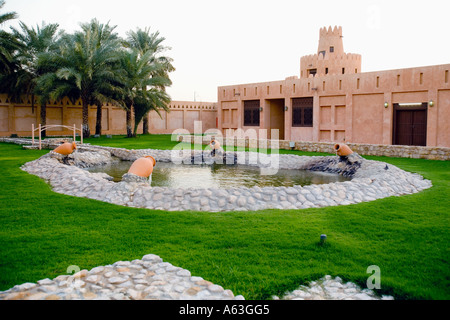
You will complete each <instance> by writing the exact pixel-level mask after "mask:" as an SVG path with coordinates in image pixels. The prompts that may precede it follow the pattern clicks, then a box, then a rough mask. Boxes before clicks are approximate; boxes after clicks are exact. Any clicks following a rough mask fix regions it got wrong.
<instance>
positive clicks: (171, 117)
mask: <svg viewBox="0 0 450 320" xmlns="http://www.w3.org/2000/svg"><path fill="white" fill-rule="evenodd" d="M169 108H170V112H169V113H166V112H165V111H161V117H160V116H159V115H158V114H157V113H156V111H151V112H150V114H149V131H150V133H156V134H158V133H168V134H170V133H172V132H173V131H174V130H175V129H180V128H185V129H187V130H189V131H191V132H193V130H194V121H198V120H200V121H202V122H203V129H204V130H207V129H210V128H215V127H216V117H217V109H216V104H215V103H210V102H191V101H172V102H171V103H170V104H169ZM96 117H97V107H95V106H91V107H90V108H89V126H90V129H91V133H92V134H94V133H95V124H96ZM39 121H40V107H39V106H38V104H37V102H36V104H35V108H34V110H32V108H31V101H29V100H27V99H26V97H23V98H22V101H21V103H11V102H10V101H9V100H8V98H7V95H5V94H0V136H10V135H11V134H17V135H19V136H31V128H32V125H34V126H35V128H37V126H38V125H39ZM74 124H75V125H76V127H77V128H79V127H80V126H81V125H82V108H81V103H80V101H77V102H76V103H75V104H72V103H70V101H68V99H66V98H65V99H62V100H61V101H55V102H53V103H51V104H49V105H48V106H47V125H66V126H73V125H74ZM142 126H143V125H142V122H141V124H140V125H139V126H138V132H142ZM47 134H48V135H71V134H72V132H70V131H68V130H66V129H63V128H52V129H49V130H48V131H47ZM102 134H126V113H125V111H124V110H123V109H120V108H118V107H114V106H112V105H104V106H103V108H102ZM36 135H37V133H36Z"/></svg>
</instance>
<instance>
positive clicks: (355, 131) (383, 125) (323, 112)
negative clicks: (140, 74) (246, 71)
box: [218, 64, 450, 147]
mask: <svg viewBox="0 0 450 320" xmlns="http://www.w3.org/2000/svg"><path fill="white" fill-rule="evenodd" d="M449 70H450V64H445V65H437V66H426V67H418V68H408V69H398V70H387V71H379V72H369V73H356V74H340V75H339V74H335V75H322V76H320V75H317V76H315V77H310V78H300V79H299V78H297V77H289V78H286V79H285V80H284V81H274V82H262V83H251V84H241V85H233V86H223V87H219V88H218V118H219V129H221V130H226V129H238V128H242V129H244V130H246V129H249V128H253V129H268V130H270V129H271V128H272V127H271V124H270V121H269V120H268V119H270V108H267V107H266V108H264V106H267V105H268V103H269V104H270V101H271V100H272V99H284V104H285V106H286V107H287V111H285V113H284V120H285V126H284V139H285V140H295V141H315V142H321V141H322V142H349V143H352V142H353V143H368V144H392V143H393V140H392V139H393V136H392V135H393V125H394V123H393V112H394V111H393V105H394V104H397V103H416V102H417V103H423V102H430V101H433V106H428V110H427V146H440V147H450V126H449V123H448V122H449V121H448V120H449V119H450V80H449V76H448V73H449ZM297 97H314V109H313V110H314V113H313V115H314V117H313V119H314V122H313V127H302V128H298V127H292V98H297ZM255 99H256V100H260V105H261V106H263V109H262V111H261V115H260V119H261V120H260V126H259V127H245V126H243V119H242V115H243V103H244V101H245V100H255ZM385 103H387V105H388V107H387V108H385Z"/></svg>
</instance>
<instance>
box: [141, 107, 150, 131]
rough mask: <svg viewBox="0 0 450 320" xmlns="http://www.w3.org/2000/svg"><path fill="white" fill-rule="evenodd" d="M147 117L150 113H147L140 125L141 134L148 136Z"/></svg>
mask: <svg viewBox="0 0 450 320" xmlns="http://www.w3.org/2000/svg"><path fill="white" fill-rule="evenodd" d="M149 115H150V112H147V114H146V115H145V116H144V120H143V123H142V134H149V132H148V124H149Z"/></svg>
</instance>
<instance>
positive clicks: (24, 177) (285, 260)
mask: <svg viewBox="0 0 450 320" xmlns="http://www.w3.org/2000/svg"><path fill="white" fill-rule="evenodd" d="M89 140H90V141H89V142H90V143H92V144H94V141H95V144H103V145H111V146H117V147H127V148H130V149H132V148H135V149H138V148H161V149H162V148H165V149H170V148H171V147H172V146H174V145H176V144H177V142H173V143H172V142H170V138H168V136H146V137H145V138H143V137H141V138H137V139H125V138H120V137H114V138H113V139H112V140H111V139H106V138H105V139H104V138H99V139H89ZM106 140H107V141H106ZM150 140H151V142H149V141H150ZM124 141H125V142H124ZM143 145H145V146H143ZM46 152H48V150H42V151H38V150H23V149H22V148H21V147H20V146H17V145H12V144H4V143H0V166H1V168H2V175H1V176H0V182H1V185H2V186H3V187H2V192H1V193H0V204H1V206H0V224H1V228H0V247H1V251H0V290H6V289H8V288H10V287H12V286H14V285H16V284H20V283H24V282H36V281H37V280H40V279H43V278H51V279H52V278H55V277H56V276H58V275H60V274H66V269H67V267H69V266H71V265H78V266H79V267H80V268H81V269H88V270H89V269H91V268H93V267H95V266H99V265H106V264H111V263H114V262H116V261H119V260H133V259H140V258H142V256H143V255H145V254H149V253H153V254H157V255H159V256H161V257H162V258H163V259H164V261H167V262H170V263H172V264H173V265H176V266H180V267H182V268H186V269H188V270H190V271H191V272H192V274H193V275H196V276H201V277H203V278H205V279H207V280H209V281H212V282H213V283H217V284H220V285H222V286H223V287H224V288H227V289H231V290H232V291H233V292H234V293H235V294H242V295H244V297H246V298H247V299H270V297H271V296H272V295H282V294H283V292H284V291H286V290H293V289H295V288H296V287H298V286H299V285H300V284H305V283H306V282H307V281H310V280H316V279H318V278H320V277H322V276H324V275H325V274H330V275H332V276H340V277H342V278H343V279H344V280H348V281H353V282H357V283H358V284H360V285H361V286H363V287H365V286H366V280H367V278H368V276H370V274H367V273H366V270H367V267H368V266H370V265H378V266H379V267H380V269H381V288H382V289H381V290H378V292H379V293H380V294H393V295H394V296H395V297H396V298H397V299H449V298H450V290H449V287H450V286H449V247H448V243H449V240H450V239H449V238H450V237H449V236H448V230H449V226H450V223H449V222H450V221H449V213H448V211H449V210H448V209H449V208H450V200H449V198H450V197H449V196H450V162H449V161H445V162H444V161H428V160H415V159H397V158H384V157H383V158H380V157H370V158H371V159H375V160H381V161H386V162H389V163H392V164H394V165H396V166H399V167H400V168H402V169H405V170H408V171H413V172H418V173H420V174H422V175H424V176H425V178H427V179H431V180H432V181H433V188H431V189H428V190H425V191H423V192H421V193H419V194H415V195H408V196H402V197H392V198H387V199H381V200H377V201H374V202H370V203H361V204H358V205H351V206H340V207H329V208H321V209H306V210H264V211H257V212H227V213H205V212H165V211H156V210H147V209H137V208H127V207H121V206H116V205H111V204H107V203H102V202H99V201H95V200H88V199H81V198H76V197H70V196H65V195H60V194H57V193H54V192H52V191H51V189H50V187H49V186H48V185H47V184H46V183H45V182H44V181H42V180H40V179H39V178H37V177H35V176H32V175H29V174H27V173H25V172H23V171H21V170H20V166H21V165H22V164H23V163H25V162H28V161H31V160H33V159H36V158H38V157H40V156H41V155H43V154H45V153H46ZM288 152H289V153H294V154H300V152H293V151H288ZM314 155H315V154H314ZM322 233H325V234H327V236H328V240H327V243H326V245H324V246H320V245H318V242H319V237H320V234H322Z"/></svg>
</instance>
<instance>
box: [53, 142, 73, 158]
mask: <svg viewBox="0 0 450 320" xmlns="http://www.w3.org/2000/svg"><path fill="white" fill-rule="evenodd" d="M76 148H77V144H76V143H75V142H72V143H70V142H64V143H63V144H62V145H60V146H59V147H57V148H56V149H55V150H53V152H56V153H59V154H62V155H64V156H68V155H69V154H71V153H73V152H74V151H75V149H76Z"/></svg>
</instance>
